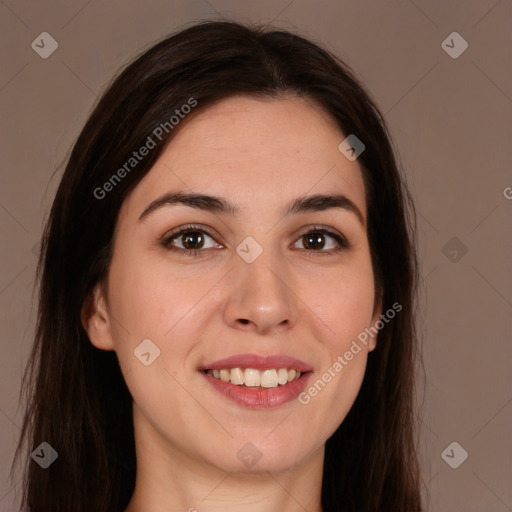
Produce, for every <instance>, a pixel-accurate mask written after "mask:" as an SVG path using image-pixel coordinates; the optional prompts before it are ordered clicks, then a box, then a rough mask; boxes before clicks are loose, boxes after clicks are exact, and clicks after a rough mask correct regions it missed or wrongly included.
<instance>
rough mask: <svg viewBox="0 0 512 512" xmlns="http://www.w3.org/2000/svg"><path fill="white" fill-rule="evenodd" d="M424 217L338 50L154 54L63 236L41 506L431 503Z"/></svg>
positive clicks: (51, 283) (100, 130)
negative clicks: (420, 266)
mask: <svg viewBox="0 0 512 512" xmlns="http://www.w3.org/2000/svg"><path fill="white" fill-rule="evenodd" d="M413 221H414V211H413V208H412V205H411V204H410V200H409V196H408V193H407V191H406V188H405V185H404V183H403V179H402V178H401V176H400V173H399V171H398V169H397V164H396V162H395V158H394V155H393V150H392V147H391V145H390V141H389V137H388V135H387V130H386V127H385V123H384V121H383V120H382V118H381V116H380V114H379V111H378V109H377V107H376V106H375V104H374V103H373V102H372V101H371V99H370V98H369V96H368V95H367V93H366V92H365V91H364V89H363V88H362V86H361V85H360V84H358V82H357V81H356V80H355V78H354V77H353V76H352V74H351V72H350V70H349V69H348V68H347V66H345V65H344V64H343V63H342V62H340V61H339V60H338V59H336V58H335V57H333V56H331V55H330V54H329V53H328V52H326V51H325V50H323V49H321V48H320V47H318V46H317V45H315V44H314V43H312V42H310V41H307V40H305V39H303V38H301V37H298V36H296V35H293V34H290V33H288V32H285V31H280V30H268V29H262V28H249V27H246V26H242V25H239V24H236V23H229V22H203V23H200V24H197V25H194V26H192V27H190V28H187V29H186V30H183V31H181V32H179V33H177V34H176V35H173V36H171V37H169V38H167V39H165V40H163V41H161V42H160V43H158V44H156V45H155V46H154V47H152V48H150V49H149V50H148V51H146V52H145V53H144V54H143V55H141V56H140V57H139V58H137V60H135V61H134V62H133V63H132V64H130V65H129V66H128V67H127V68H126V69H125V70H124V71H123V72H122V73H121V74H120V75H119V76H118V77H117V78H116V79H115V80H114V81H113V83H112V84H111V85H110V87H109V89H108V90H107V91H106V92H105V94H104V95H103V97H102V98H101V100H100V101H99V103H98V105H97V106H96V108H95V109H94V111H93V113H92V114H91V116H90V118H89V120H88V121H87V123H86V126H85V127H84V129H83V131H82V133H81V134H80V136H79V138H78V140H77V142H76V144H75V146H74V148H73V151H72V153H71V156H70V159H69V162H68V165H67V167H66V170H65V172H64V175H63V177H62V181H61V184H60V187H59V189H58V192H57V195H56V198H55V201H54V204H53V208H52V211H51V214H50V218H49V221H48V224H47V227H46V230H45V233H44V238H43V244H42V257H41V261H40V267H39V271H40V296H39V301H40V302H39V304H40V309H39V317H38V325H37V336H36V343H35V345H34V349H33V353H32V356H31V359H30V364H29V366H28V367H27V372H26V375H25V378H24V386H25V393H26V396H27V397H28V398H29V400H27V403H28V405H27V412H26V417H25V421H24V424H23V430H22V437H21V439H20V443H19V445H18V450H17V455H19V453H20V452H21V451H22V450H23V442H25V443H26V444H27V445H28V446H27V448H28V452H29V454H31V458H30V459H29V461H30V463H29V465H28V467H27V470H26V482H25V489H24V498H25V503H26V504H27V505H28V507H29V509H30V510H31V511H37V512H41V511H52V512H60V511H62V512H63V511H66V512H69V511H70V510H73V511H91V510H94V511H98V512H99V511H105V512H106V511H126V512H139V511H144V512H153V511H155V512H156V511H163V510H166V511H167V510H173V511H174V510H190V511H192V510H197V511H200V512H201V511H217V510H223V511H229V510H237V511H253V510H267V511H277V510H279V511H292V510H308V511H311V512H313V511H315V512H318V511H324V512H334V511H357V512H365V511H367V512H370V511H372V512H375V511H380V512H382V511H388V510H389V511H398V510H400V511H407V512H413V511H420V510H421V503H420V478H419V469H418V461H417V455H416V446H415V442H414V422H413V411H412V406H413V396H414V395H413V383H414V370H415V357H416V356H415V354H416V337H415V329H414V322H413V313H414V297H415V288H416V282H417V266H416V253H415V245H414V238H413V237H414V229H413V227H414V222H413ZM42 442H46V443H48V445H50V447H51V449H52V450H54V452H55V453H54V452H51V453H52V454H53V455H52V456H51V457H50V456H49V455H48V452H49V451H50V449H49V447H48V446H47V445H43V446H41V443H42ZM37 457H40V458H41V459H45V458H47V461H48V464H43V465H42V464H40V463H36V462H38V461H37ZM48 457H50V459H48ZM44 465H47V467H46V468H43V467H42V466H44Z"/></svg>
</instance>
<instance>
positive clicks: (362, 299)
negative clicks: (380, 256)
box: [301, 258, 375, 356]
mask: <svg viewBox="0 0 512 512" xmlns="http://www.w3.org/2000/svg"><path fill="white" fill-rule="evenodd" d="M306 290H307V293H306ZM301 296H304V297H307V303H308V305H310V304H311V309H312V310H313V311H314V312H315V314H316V316H317V317H318V319H319V321H320V322H319V323H320V324H322V325H323V326H324V330H323V333H324V334H323V335H322V336H321V339H323V341H324V343H325V345H326V348H327V349H328V350H329V352H331V354H332V356H334V355H338V354H340V353H343V352H344V351H345V350H346V347H347V346H349V345H350V343H351V341H352V340H353V339H355V338H356V337H357V336H358V334H360V333H361V332H362V331H364V329H365V328H367V327H368V326H369V325H370V323H371V320H372V316H373V312H374V302H375V290H374V282H373V272H372V268H371V263H370V261H369V258H368V260H367V261H366V263H363V264H358V265H353V266H347V267H340V270H338V271H335V272H332V273H330V274H329V275H327V274H326V275H325V276H324V278H323V279H321V280H317V281H316V283H315V281H311V282H309V283H307V284H306V283H305V284H304V292H303V295H301Z"/></svg>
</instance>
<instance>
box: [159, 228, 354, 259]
mask: <svg viewBox="0 0 512 512" xmlns="http://www.w3.org/2000/svg"><path fill="white" fill-rule="evenodd" d="M196 232H198V233H203V234H206V235H208V236H209V237H210V238H212V239H215V236H214V235H213V234H212V233H210V232H209V231H208V230H207V229H205V228H203V227H200V226H197V225H188V226H184V227H181V228H177V229H176V230H173V231H171V232H170V233H168V234H167V235H165V236H164V237H163V238H162V240H161V245H162V246H163V247H164V248H166V249H167V250H169V251H173V252H178V253H181V254H185V255H186V256H190V257H195V258H197V257H201V253H203V252H205V250H206V249H182V248H180V247H174V246H173V245H171V242H172V241H173V240H174V239H176V238H179V237H180V236H182V235H184V234H186V233H196ZM311 233H321V234H323V235H327V236H330V237H331V238H333V239H334V240H335V241H336V243H337V247H336V248H335V249H330V250H328V251H324V250H320V251H314V250H308V249H300V250H303V251H306V252H309V253H310V256H311V257H316V256H321V257H322V256H332V255H335V254H338V253H339V252H341V251H343V250H346V249H349V248H350V247H352V244H351V243H350V242H349V241H348V240H347V239H346V238H345V237H343V236H342V235H339V234H338V233H335V232H333V231H330V230H328V229H326V228H323V227H320V226H313V227H312V228H310V229H309V230H308V231H306V232H305V233H302V234H301V235H300V236H299V239H300V238H303V237H305V236H306V235H309V234H311Z"/></svg>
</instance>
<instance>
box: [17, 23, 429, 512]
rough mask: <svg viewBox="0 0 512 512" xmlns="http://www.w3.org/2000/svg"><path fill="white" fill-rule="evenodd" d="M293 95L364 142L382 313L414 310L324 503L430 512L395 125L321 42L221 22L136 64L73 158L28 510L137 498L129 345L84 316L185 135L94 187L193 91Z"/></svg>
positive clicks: (55, 510) (413, 262)
mask: <svg viewBox="0 0 512 512" xmlns="http://www.w3.org/2000/svg"><path fill="white" fill-rule="evenodd" d="M283 94H295V95H300V96H304V97H307V98H310V99H312V100H314V101H315V102H316V103H317V104H318V105H319V106H320V107H322V108H323V109H324V110H325V111H326V112H327V113H328V114H329V115H330V116H331V117H332V118H333V119H334V120H335V121H336V123H337V124H338V126H339V127H340V129H341V130H342V132H343V133H344V134H345V135H348V134H355V135H356V136H357V137H358V138H359V139H360V140H361V141H363V143H364V144H365V150H364V152H363V153H362V154H361V155H360V156H359V158H358V161H359V163H360V165H361V167H362V169H363V177H364V182H365V189H366V196H367V205H368V238H369V242H370V250H371V254H372V262H373V268H374V273H375V276H376V285H377V287H378V290H379V291H380V292H381V296H382V310H383V311H386V310H388V309H389V308H391V306H392V304H394V303H399V304H400V305H401V306H402V310H401V311H400V313H399V314H398V315H396V317H395V318H394V319H393V321H391V322H389V323H387V324H386V325H385V326H384V327H383V328H382V329H381V331H380V332H379V335H378V343H377V348H376V349H375V350H374V351H373V352H371V353H370V354H369V357H368V362H367V369H366V374H365V377H364V381H363V384H362V387H361V390H360V392H359V395H358V397H357V399H356V401H355V403H354V405H353V407H352V408H351V410H350V412H349V413H348V415H347V417H346V419H345V420H344V421H343V422H342V424H341V425H340V426H339V428H338V429H337V431H336V432H335V433H334V434H333V435H332V437H331V438H330V439H328V441H327V443H326V450H325V462H324V472H323V484H322V506H323V509H324V510H325V511H326V512H338V511H339V512H341V511H344V512H347V511H348V512H376V511H379V512H384V511H393V512H396V511H401V512H419V511H421V509H422V507H421V498H420V476H419V464H418V458H417V455H416V453H417V452H416V436H415V432H416V431H415V422H414V412H413V405H414V404H413V397H414V382H415V369H416V362H417V360H418V358H417V352H418V351H417V340H416V333H415V326H414V315H415V310H416V306H415V303H416V299H415V296H416V287H417V259H416V258H417V257H416V248H415V247H416V245H415V241H414V237H415V235H414V226H415V215H414V208H413V206H412V203H411V201H410V196H409V194H408V192H407V188H406V185H405V183H404V178H403V176H401V173H400V171H399V169H398V165H397V160H396V157H395V154H394V151H393V147H392V144H391V142H390V140H391V139H390V136H389V132H388V129H387V127H386V124H385V122H384V120H383V119H382V116H381V115H380V113H379V110H378V108H377V106H376V105H375V103H374V102H373V101H372V99H371V98H370V95H369V94H368V93H367V92H366V91H365V89H364V88H363V87H362V86H361V85H360V84H359V83H358V81H357V80H356V79H355V77H354V74H353V72H352V71H351V70H350V68H349V67H348V66H347V65H346V64H344V63H343V62H342V61H340V60H339V59H338V58H336V57H335V56H333V55H332V54H330V53H329V52H327V51H326V50H324V49H322V48H321V47H320V46H319V45H317V44H315V43H313V42H311V41H308V40H307V39H304V38H302V37H300V36H298V35H294V34H292V33H289V32H287V31H283V30H276V29H274V28H272V27H248V26H244V25H240V24H238V23H232V22H217V21H206V22H202V23H198V24H195V25H193V26H191V27H188V28H186V29H185V30H182V31H181V32H178V33H177V34H175V35H172V36H170V37H167V38H166V39H164V40H162V41H161V42H159V43H158V44H156V45H154V46H153V47H151V48H150V49H149V50H147V51H145V52H144V53H143V54H142V55H140V56H139V57H138V58H137V59H136V60H134V61H133V62H132V63H131V64H130V65H128V66H127V67H126V68H125V69H124V70H123V71H122V72H121V73H120V74H119V75H118V76H117V77H115V79H114V80H113V82H112V83H111V85H110V86H109V88H108V89H107V91H106V92H105V93H104V95H103V96H102V98H101V99H100V100H99V102H98V104H97V105H96V107H95V108H94V110H93V112H92V114H91V115H90V117H89V119H88V121H87V123H86V125H85V127H84V128H83V130H82V132H81V133H80V135H79V137H78V139H77V141H76V143H75V145H74V148H73V150H72V152H71V155H70V158H69V161H68V164H67V166H66V169H65V172H64V175H63V177H62V180H61V182H60V186H59V188H58V191H57V194H56V197H55V200H54V202H53V206H52V209H51V213H50V216H49V219H48V222H47V224H46V227H45V230H44V235H43V239H42V247H41V255H40V259H39V264H38V283H39V311H38V318H37V329H36V336H35V343H34V346H33V350H32V353H31V356H30V359H29V363H28V365H27V368H26V370H25V374H24V376H23V383H22V393H21V395H22V396H21V400H22V401H23V400H24V401H25V403H26V412H25V417H24V421H23V425H22V432H21V437H20V440H19V444H18V446H17V450H16V455H15V459H14V461H13V467H14V462H15V461H16V459H17V458H18V459H19V457H20V455H21V453H23V454H24V456H25V453H26V455H27V457H26V459H25V458H24V459H23V460H26V461H27V467H26V468H25V470H24V473H23V475H24V480H23V503H22V506H23V505H26V506H28V509H29V510H30V511H32V512H70V511H71V510H73V511H74V512H90V511H92V510H94V511H95V512H107V511H108V512H118V511H119V512H122V511H123V510H124V509H125V507H126V506H127V504H128V502H129V500H130V497H131V495H132V493H133V490H134V484H135V471H136V461H135V444H134V435H133V425H132V397H131V395H130V393H129V391H128V389H127V387H126V385H125V382H124V379H123V375H122V373H121V371H120V368H119V364H118V361H117V358H116V354H115V353H114V352H105V351H102V350H99V349H97V348H95V347H94V346H93V345H92V344H91V343H90V341H89V339H88V337H87V334H86V332H85V331H84V329H83V326H82V324H81V320H80V313H81V309H82V306H83V304H84V301H85V299H86V297H87V296H88V294H89V292H90V291H91V289H92V288H93V286H94V285H95V284H96V283H98V282H101V280H103V279H104V278H105V277H106V275H107V272H108V266H109V261H110V257H111V242H112V235H113V232H114V227H115V224H116V221H117V216H118V213H119V209H120V207H121V204H122V203H123V201H124V199H125V198H126V197H127V195H128V194H129V193H130V192H131V191H132V190H133V189H134V187H136V186H137V184H138V182H139V181H140V180H141V179H142V178H143V177H144V176H145V175H146V173H147V172H148V171H149V170H150V169H151V167H152V165H153V164H154V163H155V161H156V159H157V158H158V156H159V154H160V153H161V151H162V149H163V147H164V146H165V144H167V143H168V142H169V141H170V140H171V139H172V136H173V131H172V130H171V129H169V130H167V131H165V130H164V131H162V137H161V140H157V143H158V146H157V147H156V148H154V149H152V150H151V151H150V152H149V154H148V155H147V156H146V157H145V158H144V159H143V160H142V161H140V162H139V163H138V164H137V167H136V169H133V170H132V171H131V172H127V173H126V175H125V176H123V179H121V180H119V181H118V182H116V183H115V186H112V187H110V189H111V190H110V191H109V193H108V194H107V195H106V196H105V197H102V198H98V197H97V196H98V194H94V191H95V190H97V188H98V187H102V186H103V184H105V183H106V182H108V181H109V179H111V177H112V175H113V173H115V172H116V170H117V169H119V168H120V166H122V165H123V163H124V162H126V161H128V159H129V158H130V156H131V155H132V152H133V151H134V150H136V149H137V148H140V147H141V146H142V145H143V144H144V143H145V142H146V140H147V137H148V135H150V134H151V133H152V132H153V130H154V129H155V127H157V126H159V125H160V124H161V123H165V122H166V121H167V122H168V120H169V119H170V118H171V116H172V115H173V114H174V113H175V111H176V109H180V108H181V107H182V105H184V104H186V103H187V102H188V101H189V99H190V98H194V99H195V101H197V106H195V108H194V111H195V112H199V111H203V110H204V109H206V108H207V107H208V106H209V105H212V104H213V103H214V102H216V101H218V100H221V99H224V98H227V97H230V96H233V95H251V96H256V97H260V98H278V97H280V96H281V95H283ZM219 129H222V128H221V127H219ZM154 139H155V140H156V138H155V137H154ZM340 142H341V141H340ZM20 403H21V402H20ZM43 441H46V442H47V443H49V444H50V445H51V446H52V447H54V448H55V449H56V451H57V452H58V458H57V460H56V461H55V462H54V463H53V464H51V465H50V467H48V468H47V469H42V468H41V467H39V465H37V464H36V463H35V462H34V461H32V460H31V459H30V453H31V451H32V450H34V449H35V448H36V447H37V446H38V445H39V444H40V443H42V442H43ZM24 444H26V445H27V446H26V452H24V448H23V447H24ZM12 470H13V468H11V474H12Z"/></svg>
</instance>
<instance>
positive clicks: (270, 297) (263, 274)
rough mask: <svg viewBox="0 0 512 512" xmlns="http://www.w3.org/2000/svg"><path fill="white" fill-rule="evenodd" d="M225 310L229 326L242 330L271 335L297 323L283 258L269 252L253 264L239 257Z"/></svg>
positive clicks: (295, 305) (265, 251) (291, 289)
mask: <svg viewBox="0 0 512 512" xmlns="http://www.w3.org/2000/svg"><path fill="white" fill-rule="evenodd" d="M234 264H235V268H233V270H232V271H231V272H230V282H231V283H232V284H231V286H229V287H228V288H229V289H228V292H227V299H226V306H225V310H224V315H225V321H226V323H227V324H228V325H229V326H231V327H233V328H235V329H239V330H246V331H253V332H256V333H258V334H265V335H270V334H273V333H277V332H281V331H283V330H286V329H290V328H291V327H292V326H293V325H294V324H295V323H296V320H297V302H296V301H297V297H296V295H295V294H294V292H293V283H292V282H291V278H290V273H289V272H287V271H286V267H285V263H284V261H283V258H282V257H281V258H280V257H279V255H278V254H276V253H271V251H270V250H264V251H263V253H262V254H261V255H260V256H259V257H258V258H257V259H256V260H255V261H253V262H252V263H247V262H246V261H244V260H243V259H242V258H240V257H238V256H236V261H235V262H234Z"/></svg>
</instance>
